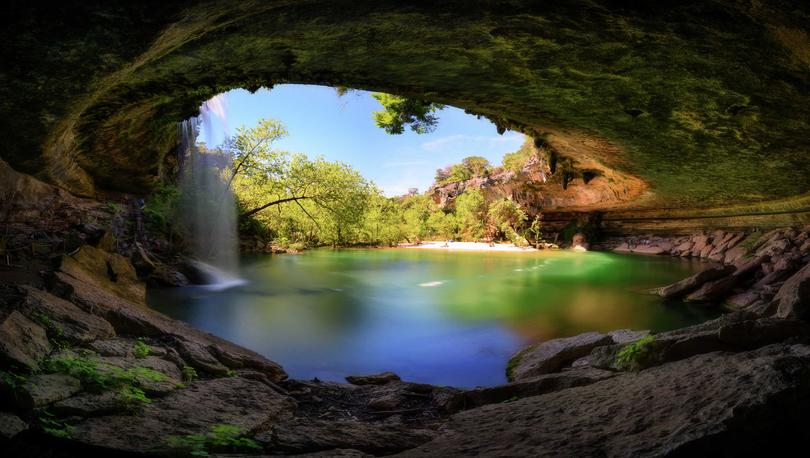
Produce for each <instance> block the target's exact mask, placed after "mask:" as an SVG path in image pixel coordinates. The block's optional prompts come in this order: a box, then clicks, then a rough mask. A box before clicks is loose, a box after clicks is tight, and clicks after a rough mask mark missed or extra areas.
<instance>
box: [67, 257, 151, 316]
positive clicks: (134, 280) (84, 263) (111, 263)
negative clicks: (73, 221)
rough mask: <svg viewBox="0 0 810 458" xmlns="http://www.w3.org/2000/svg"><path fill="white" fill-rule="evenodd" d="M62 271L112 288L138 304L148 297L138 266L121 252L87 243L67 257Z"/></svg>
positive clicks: (85, 280) (119, 295) (92, 283)
mask: <svg viewBox="0 0 810 458" xmlns="http://www.w3.org/2000/svg"><path fill="white" fill-rule="evenodd" d="M59 270H60V271H61V272H63V273H65V274H67V275H69V276H71V277H73V278H76V279H77V280H79V281H82V282H84V283H89V284H91V285H94V286H96V287H99V288H101V289H104V290H106V291H111V292H112V293H113V294H115V295H116V296H118V297H121V298H123V299H125V300H127V301H129V302H132V303H135V304H143V303H144V302H145V300H146V288H145V286H144V284H143V283H142V282H141V281H140V280H138V276H137V275H136V273H135V268H134V267H133V266H132V263H130V262H129V260H128V259H127V258H125V257H123V256H121V255H119V254H114V253H108V252H106V251H104V250H100V249H98V248H94V247H91V246H88V245H85V246H83V247H81V248H80V249H79V251H77V252H76V253H74V254H73V255H71V256H67V255H66V256H63V257H62V258H61V262H60V265H59Z"/></svg>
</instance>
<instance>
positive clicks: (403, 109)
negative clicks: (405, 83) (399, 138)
mask: <svg viewBox="0 0 810 458" xmlns="http://www.w3.org/2000/svg"><path fill="white" fill-rule="evenodd" d="M371 96H372V97H374V98H375V99H376V100H377V101H378V102H380V105H382V107H383V109H382V110H381V111H375V112H374V113H373V116H374V121H375V122H376V123H377V127H380V128H382V129H384V130H385V131H386V132H387V133H389V134H394V135H398V134H401V133H403V132H405V126H410V128H411V130H412V131H414V132H416V133H417V134H427V133H430V132H433V131H434V130H435V129H436V124H437V123H438V121H439V118H438V116H436V115H435V114H434V113H436V112H437V111H439V110H441V109H443V108H444V105H442V104H440V103H433V102H428V101H425V100H422V99H414V98H410V97H401V96H398V95H392V94H386V93H383V92H375V93H373V94H371Z"/></svg>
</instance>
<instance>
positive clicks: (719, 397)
mask: <svg viewBox="0 0 810 458" xmlns="http://www.w3.org/2000/svg"><path fill="white" fill-rule="evenodd" d="M809 365H810V347H808V346H806V345H795V346H787V345H776V346H770V347H764V348H761V349H759V350H755V351H751V352H745V353H739V354H733V355H730V354H724V353H710V354H705V355H700V356H695V357H692V358H689V359H686V360H683V361H679V362H676V363H671V364H667V365H664V366H660V367H657V368H654V369H650V370H647V371H644V372H641V373H638V374H625V375H621V376H618V377H613V378H609V379H607V380H604V381H601V382H598V383H594V384H591V385H587V386H582V387H574V388H570V389H567V390H562V391H558V392H555V393H551V394H546V395H542V396H534V397H530V398H525V399H520V400H517V401H514V402H510V403H502V404H493V405H489V406H485V407H481V408H478V409H474V410H470V411H466V412H462V413H459V414H456V415H454V416H453V417H451V420H450V422H449V423H448V425H447V426H446V429H445V430H444V431H443V432H442V434H441V435H440V436H439V437H437V438H436V439H434V440H433V441H431V442H428V443H426V444H424V445H422V446H419V447H417V448H415V449H413V450H409V451H407V452H404V453H402V454H401V455H399V456H436V457H440V456H441V457H447V456H468V455H470V454H471V453H475V454H477V455H480V456H581V457H590V456H594V457H604V456H608V457H612V456H708V455H710V454H714V453H717V451H722V453H723V454H724V455H726V456H742V455H746V456H750V455H751V454H754V453H766V454H767V453H774V452H775V451H777V450H779V449H780V447H781V448H787V447H788V446H789V445H793V444H795V443H796V442H803V440H802V439H801V437H802V434H803V433H802V432H801V431H802V430H803V428H806V426H807V419H806V411H807V409H808V408H810V396H808V395H807V394H806V393H807V392H808V390H810V377H808V375H810V372H808V367H810V366H809ZM782 438H785V439H790V442H783V443H780V442H778V441H779V440H780V439H782Z"/></svg>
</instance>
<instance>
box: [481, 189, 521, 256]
mask: <svg viewBox="0 0 810 458" xmlns="http://www.w3.org/2000/svg"><path fill="white" fill-rule="evenodd" d="M487 219H488V221H489V224H490V226H492V227H494V228H496V229H497V230H498V232H500V233H502V234H504V235H505V236H506V238H508V239H509V240H510V241H512V242H513V243H514V244H515V245H518V246H522V245H527V244H528V243H527V242H526V239H525V238H523V237H522V236H520V235H519V234H518V230H520V228H521V227H522V226H523V224H524V223H525V222H526V219H527V216H526V213H525V212H524V211H523V210H522V209H521V208H520V206H519V205H518V204H517V203H515V202H514V201H513V200H511V199H506V198H503V199H499V200H496V201H495V202H493V203H492V204H491V205H490V206H489V210H488V211H487Z"/></svg>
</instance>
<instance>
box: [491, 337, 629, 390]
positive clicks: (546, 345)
mask: <svg viewBox="0 0 810 458" xmlns="http://www.w3.org/2000/svg"><path fill="white" fill-rule="evenodd" d="M612 343H613V339H612V338H611V337H610V336H609V335H607V334H601V333H598V332H588V333H585V334H579V335H576V336H573V337H565V338H561V339H553V340H549V341H546V342H543V343H540V344H537V345H533V346H531V347H528V348H525V349H523V350H521V351H520V352H518V353H517V354H516V355H514V356H512V358H510V360H509V366H508V369H507V377H508V378H509V380H510V381H516V382H519V381H523V380H528V379H530V378H533V377H536V376H538V375H543V374H549V373H552V372H556V371H558V370H559V369H560V368H561V367H562V366H563V365H564V364H566V363H570V362H573V361H574V360H576V359H578V358H581V357H583V356H585V355H587V354H589V353H590V352H591V350H593V349H594V348H595V347H598V346H602V345H610V344H612Z"/></svg>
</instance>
